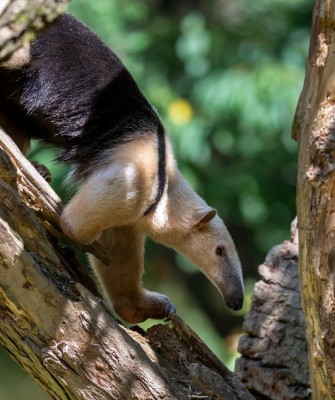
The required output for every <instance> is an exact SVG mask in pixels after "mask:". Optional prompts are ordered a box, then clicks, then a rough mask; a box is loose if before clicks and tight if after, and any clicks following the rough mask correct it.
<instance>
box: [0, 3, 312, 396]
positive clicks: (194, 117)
mask: <svg viewBox="0 0 335 400" xmlns="http://www.w3.org/2000/svg"><path fill="white" fill-rule="evenodd" d="M195 4H196V5H195ZM311 9H312V2H311V1H310V0H271V1H270V0H258V1H254V2H252V1H248V0H215V1H214V0H201V1H198V2H192V1H190V0H183V1H182V0H179V1H176V0H175V1H169V2H166V1H163V0H145V1H138V0H125V1H123V2H120V1H118V0H99V1H85V0H73V2H72V4H71V6H70V11H71V12H72V13H74V14H75V15H76V16H77V17H78V18H79V19H81V20H82V21H84V22H85V23H86V24H87V25H89V26H90V27H91V28H92V29H93V30H94V31H96V32H97V33H98V35H99V36H101V37H102V38H103V40H104V41H105V42H106V43H107V44H109V45H110V46H111V47H112V49H113V50H114V51H115V52H116V53H117V54H118V55H119V57H120V58H121V59H122V60H123V62H124V63H125V64H126V65H127V67H128V69H129V70H130V72H131V73H132V75H133V76H134V77H135V79H136V81H137V82H138V84H139V86H140V88H141V90H142V91H143V93H144V94H145V96H146V97H147V98H148V99H149V101H150V102H151V103H152V104H153V105H154V106H155V107H156V108H157V110H158V112H159V113H160V115H161V117H162V120H163V122H164V125H165V126H166V128H167V130H168V132H169V134H170V136H171V138H172V140H173V144H174V148H175V153H176V157H177V159H178V163H179V166H180V169H181V170H182V172H183V173H184V175H185V177H186V178H187V179H188V181H189V182H190V183H191V184H192V185H193V186H194V187H195V189H196V190H197V191H198V192H199V193H200V194H201V195H202V196H203V197H204V198H205V199H206V200H207V202H208V203H209V204H210V205H212V206H213V207H215V208H217V209H218V210H219V213H220V214H221V215H222V217H223V218H224V219H225V222H226V224H227V225H228V227H229V229H230V231H231V232H232V235H233V237H234V239H235V242H236V245H237V248H238V251H239V253H240V256H241V259H242V264H243V267H244V273H245V276H246V287H247V303H248V299H249V298H250V292H251V290H252V286H253V282H254V281H255V280H256V279H257V275H256V269H257V265H258V264H259V263H260V262H261V261H262V260H263V259H264V256H265V254H266V252H267V251H268V250H269V249H270V247H271V246H273V245H275V244H277V243H279V242H280V241H282V240H283V239H286V238H287V237H288V233H289V224H290V222H291V220H292V219H293V218H294V216H295V181H296V159H297V148H296V145H295V143H294V142H293V141H292V140H291V138H290V128H291V123H292V119H293V115H294V111H295V106H296V104H297V101H298V97H299V94H300V90H301V87H302V83H303V77H304V69H305V62H306V58H307V48H308V41H309V28H310V22H311ZM52 157H53V155H52V154H51V153H50V151H49V150H46V149H42V150H41V149H39V148H38V147H34V152H33V158H35V159H36V158H37V159H39V160H42V162H45V161H46V160H47V159H48V161H49V164H48V166H49V168H50V169H51V171H52V173H53V175H54V187H55V189H56V190H57V191H58V193H60V194H61V195H62V196H63V197H64V198H66V197H67V196H66V192H65V191H64V188H62V187H61V186H60V182H61V179H62V175H64V173H65V171H64V169H63V168H62V167H59V166H56V165H55V164H53V163H50V160H51V158H52ZM164 251H165V250H163V249H162V248H161V247H159V248H157V247H155V248H151V249H150V251H149V252H148V256H149V258H148V260H147V263H148V265H149V268H148V269H149V272H148V274H147V275H146V278H147V280H148V284H149V286H151V287H152V288H154V289H155V290H159V289H161V290H162V291H164V292H165V293H166V294H168V295H170V296H171V297H172V298H173V299H174V300H175V302H176V303H177V304H176V305H177V309H178V311H179V312H180V314H181V316H182V317H183V318H185V319H186V320H187V322H188V323H190V325H191V326H192V327H193V328H194V329H195V330H196V331H197V332H198V333H199V334H200V335H203V336H204V338H205V341H206V342H207V343H208V344H209V345H210V346H211V347H212V348H214V349H215V352H216V353H217V354H220V356H221V358H222V359H224V360H225V361H226V362H227V360H229V359H230V365H232V362H233V361H232V360H233V358H231V357H234V356H235V353H229V349H230V348H233V349H234V351H236V329H240V328H241V317H240V316H236V313H228V312H226V310H225V309H224V306H223V302H222V299H221V298H220V296H219V295H218V294H217V293H216V292H215V290H214V289H213V288H212V286H211V285H209V284H207V282H206V280H205V278H203V277H202V276H199V274H198V272H196V270H195V269H194V268H192V267H190V266H189V264H187V262H186V261H185V260H184V259H182V258H181V257H178V258H176V257H175V255H174V254H173V253H171V252H168V255H166V253H164ZM162 254H163V256H164V257H163V256H162ZM162 257H163V258H164V259H163V258H162ZM174 264H177V265H179V266H180V269H179V270H178V271H177V272H172V271H173V270H174V271H175V270H176V268H175V265H174ZM162 265H163V266H164V269H162ZM170 266H172V267H174V268H171V269H170ZM173 274H175V275H173ZM176 282H177V283H176ZM159 285H161V288H159ZM244 310H245V309H244ZM203 327H206V329H204V328H203ZM234 329H235V331H234ZM216 332H219V334H218V333H216ZM222 335H224V336H228V337H230V338H231V340H232V341H233V345H232V346H230V344H229V340H228V339H221V336H222ZM229 357H230V358H229ZM0 389H1V383H0ZM11 399H12V400H16V399H15V398H13V397H12V398H11ZM17 399H19V397H17Z"/></svg>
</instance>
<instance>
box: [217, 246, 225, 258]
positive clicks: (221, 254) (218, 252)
mask: <svg viewBox="0 0 335 400" xmlns="http://www.w3.org/2000/svg"><path fill="white" fill-rule="evenodd" d="M223 252H224V249H223V247H221V246H219V247H217V248H216V250H215V253H216V254H217V255H218V256H223Z"/></svg>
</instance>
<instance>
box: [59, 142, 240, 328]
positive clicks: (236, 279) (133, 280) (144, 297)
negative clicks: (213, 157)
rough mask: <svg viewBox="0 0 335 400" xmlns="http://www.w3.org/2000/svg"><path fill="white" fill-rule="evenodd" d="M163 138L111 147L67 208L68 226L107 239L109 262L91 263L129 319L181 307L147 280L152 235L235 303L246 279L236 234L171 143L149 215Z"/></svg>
mask: <svg viewBox="0 0 335 400" xmlns="http://www.w3.org/2000/svg"><path fill="white" fill-rule="evenodd" d="M155 138H156V136H155V135H152V136H151V137H147V138H142V139H140V138H139V139H138V140H137V141H136V142H135V141H134V142H130V143H127V144H123V145H121V146H119V147H118V149H117V150H115V151H112V152H111V153H110V154H108V156H107V157H106V161H105V162H104V164H103V166H101V167H100V168H99V169H98V170H97V171H96V172H95V173H94V174H92V175H91V176H90V177H89V178H88V179H87V180H86V181H85V182H84V183H83V184H82V186H81V188H80V190H79V191H78V193H77V194H76V195H75V196H74V197H73V198H72V200H71V201H70V203H69V204H68V205H67V206H66V207H65V209H64V211H63V214H62V216H61V225H62V228H63V230H64V232H65V233H66V234H67V235H68V236H69V237H70V238H72V239H74V240H76V241H78V242H81V243H85V244H87V243H91V242H93V241H94V240H99V242H100V243H101V244H102V246H103V247H104V249H105V252H106V254H107V256H108V258H109V259H110V263H109V265H104V264H103V263H102V262H100V261H99V260H97V259H96V258H95V257H93V256H90V260H91V264H92V267H93V269H94V270H95V273H96V274H97V276H98V278H99V281H100V283H101V286H102V288H103V290H104V292H105V295H106V296H107V298H108V299H109V301H110V302H111V303H112V304H113V306H114V309H115V311H116V312H117V313H118V314H119V315H120V316H121V317H122V318H123V319H125V320H126V321H128V322H132V323H138V322H141V321H144V320H145V319H147V318H149V317H151V318H164V317H166V316H167V315H168V314H169V313H170V312H174V311H175V309H174V306H173V304H172V303H171V302H170V300H169V299H168V298H167V297H166V296H164V295H161V294H159V293H154V292H149V291H147V290H145V289H144V288H143V287H142V284H141V280H142V275H143V251H144V250H143V248H144V239H145V237H146V236H149V237H151V238H152V239H153V240H155V241H157V242H160V243H163V244H165V245H167V246H169V247H172V248H174V249H176V250H177V251H179V252H180V253H182V254H184V255H185V256H187V257H188V258H189V259H190V260H191V261H192V262H194V263H195V264H196V265H197V266H198V267H199V268H200V269H201V270H202V271H203V272H204V273H205V274H206V275H207V276H208V278H209V279H210V280H211V281H212V282H213V283H214V284H215V285H216V286H217V287H218V288H219V290H220V291H221V293H222V294H223V296H224V298H225V300H226V303H227V304H228V305H229V303H231V304H232V307H234V304H235V303H234V301H235V297H239V298H240V297H241V293H242V294H243V286H242V273H241V266H240V262H239V259H238V256H237V254H236V251H235V247H234V244H233V241H232V239H231V237H230V235H229V233H228V231H227V229H226V227H225V225H224V223H223V222H222V220H221V219H220V218H219V217H218V216H217V215H216V212H215V210H212V209H211V208H210V207H209V206H208V205H207V204H206V203H205V201H204V200H202V199H201V198H200V197H199V196H198V195H197V194H196V193H195V192H194V191H193V190H192V189H191V188H190V186H189V185H188V184H187V183H186V181H185V180H184V179H183V177H182V176H181V174H180V172H179V171H178V169H177V166H176V162H175V160H174V157H173V153H172V148H171V145H170V143H169V142H167V166H166V169H167V184H166V187H165V191H164V194H163V197H162V199H161V200H160V202H159V203H158V205H157V207H156V208H155V209H154V210H153V211H152V212H150V213H149V214H148V215H144V213H145V211H146V210H147V209H148V207H149V206H150V205H151V204H152V203H153V201H154V199H155V194H156V189H157V178H156V177H157V165H158V159H157V157H158V151H157V142H156V140H155ZM218 246H219V247H221V248H223V249H224V256H219V255H218V254H217V253H216V249H217V247H218ZM232 299H233V300H232ZM238 301H240V299H239V300H238Z"/></svg>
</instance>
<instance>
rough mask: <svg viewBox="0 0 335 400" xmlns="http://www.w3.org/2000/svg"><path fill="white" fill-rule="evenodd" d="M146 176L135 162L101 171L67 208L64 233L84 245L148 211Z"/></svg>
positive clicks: (91, 178) (108, 167)
mask: <svg viewBox="0 0 335 400" xmlns="http://www.w3.org/2000/svg"><path fill="white" fill-rule="evenodd" d="M144 187H145V185H144V182H143V175H141V173H140V171H139V169H138V168H137V167H136V165H134V164H132V163H125V162H124V163H114V164H110V165H107V166H106V167H104V168H101V169H99V170H97V171H96V172H95V173H94V174H92V175H91V176H90V177H89V178H88V179H87V180H86V181H84V183H83V184H82V185H81V187H80V189H79V191H78V193H77V194H76V195H75V196H74V197H73V198H72V199H71V201H70V202H69V204H67V206H66V207H65V209H64V210H63V213H62V215H61V218H60V223H61V226H62V229H63V231H64V233H65V234H66V235H67V236H68V237H70V238H71V239H73V240H74V241H77V242H79V243H82V244H90V243H92V242H94V241H95V240H97V239H99V237H100V236H101V234H102V232H103V231H104V230H105V229H108V228H111V227H115V226H121V225H127V224H129V223H133V222H134V221H136V220H137V219H138V218H140V217H141V216H142V214H143V213H144V211H145V201H146V193H144Z"/></svg>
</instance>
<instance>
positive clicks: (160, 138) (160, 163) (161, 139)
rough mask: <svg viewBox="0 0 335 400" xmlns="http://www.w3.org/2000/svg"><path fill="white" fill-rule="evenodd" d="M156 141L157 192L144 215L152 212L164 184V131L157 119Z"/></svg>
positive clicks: (161, 193) (160, 196)
mask: <svg viewBox="0 0 335 400" xmlns="http://www.w3.org/2000/svg"><path fill="white" fill-rule="evenodd" d="M157 143H158V171H157V178H158V185H157V193H156V197H155V200H154V202H153V203H152V204H151V205H150V206H149V207H148V208H147V210H146V211H145V212H144V215H148V214H149V213H150V212H152V211H153V210H154V209H155V208H156V206H157V204H158V203H159V201H160V199H161V198H162V196H163V193H164V189H165V184H166V143H165V132H164V128H163V125H162V124H161V122H160V121H159V123H158V129H157Z"/></svg>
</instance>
